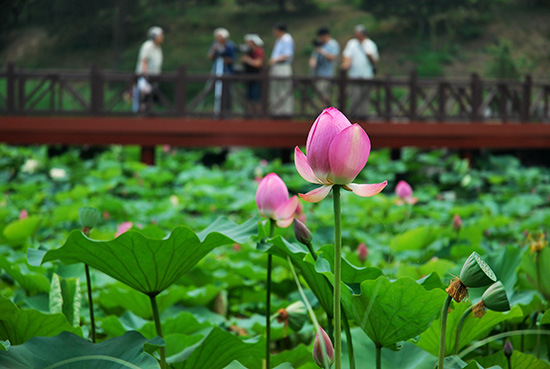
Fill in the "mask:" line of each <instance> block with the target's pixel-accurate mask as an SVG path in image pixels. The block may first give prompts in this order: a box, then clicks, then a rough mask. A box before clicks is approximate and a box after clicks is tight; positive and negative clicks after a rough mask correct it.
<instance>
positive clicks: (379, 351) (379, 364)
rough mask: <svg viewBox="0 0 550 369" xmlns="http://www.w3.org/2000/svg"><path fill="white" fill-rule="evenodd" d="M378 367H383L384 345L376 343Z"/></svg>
mask: <svg viewBox="0 0 550 369" xmlns="http://www.w3.org/2000/svg"><path fill="white" fill-rule="evenodd" d="M376 369H382V345H379V344H378V343H377V344H376Z"/></svg>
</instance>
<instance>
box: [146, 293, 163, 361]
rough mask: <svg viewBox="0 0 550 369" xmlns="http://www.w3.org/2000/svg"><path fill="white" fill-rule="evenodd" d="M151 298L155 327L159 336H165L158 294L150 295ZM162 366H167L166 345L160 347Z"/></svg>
mask: <svg viewBox="0 0 550 369" xmlns="http://www.w3.org/2000/svg"><path fill="white" fill-rule="evenodd" d="M148 296H149V299H150V300H151V308H152V309H153V319H154V321H155V328H156V330H157V336H159V337H160V338H164V336H163V335H162V327H161V325H160V314H159V308H158V306H157V295H156V294H155V295H148ZM159 351H160V367H161V368H162V369H165V368H166V348H165V347H164V346H161V347H160V349H159Z"/></svg>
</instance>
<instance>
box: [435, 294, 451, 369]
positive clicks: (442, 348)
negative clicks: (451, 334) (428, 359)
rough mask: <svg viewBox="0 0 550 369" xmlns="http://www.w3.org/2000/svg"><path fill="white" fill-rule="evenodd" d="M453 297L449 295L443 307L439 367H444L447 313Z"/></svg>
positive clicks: (440, 368) (439, 368) (441, 368)
mask: <svg viewBox="0 0 550 369" xmlns="http://www.w3.org/2000/svg"><path fill="white" fill-rule="evenodd" d="M452 299H453V298H452V297H451V296H449V295H447V298H446V299H445V303H444V304H443V308H442V309H441V330H440V333H439V360H438V364H437V368H438V369H443V363H444V362H445V351H446V350H445V337H446V335H447V314H448V313H449V306H450V305H451V300H452Z"/></svg>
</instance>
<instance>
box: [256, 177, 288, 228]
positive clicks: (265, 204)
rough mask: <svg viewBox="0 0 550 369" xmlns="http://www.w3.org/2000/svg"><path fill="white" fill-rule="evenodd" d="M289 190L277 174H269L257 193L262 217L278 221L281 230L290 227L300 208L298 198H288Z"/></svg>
mask: <svg viewBox="0 0 550 369" xmlns="http://www.w3.org/2000/svg"><path fill="white" fill-rule="evenodd" d="M288 196H289V195H288V189H287V188H286V185H285V183H284V182H283V180H282V179H281V178H279V176H278V175H277V174H275V173H269V174H268V175H267V176H265V177H264V179H262V180H261V182H260V185H259V186H258V191H256V205H257V206H258V210H259V212H260V215H261V216H262V217H264V218H268V219H273V220H275V221H277V225H278V226H279V227H281V228H286V227H288V226H289V225H290V224H291V223H292V220H293V219H294V213H295V211H296V207H297V206H298V202H299V200H298V197H296V195H295V196H292V197H291V198H290V199H289V198H288Z"/></svg>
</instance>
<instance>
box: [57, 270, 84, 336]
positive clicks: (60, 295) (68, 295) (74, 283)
mask: <svg viewBox="0 0 550 369" xmlns="http://www.w3.org/2000/svg"><path fill="white" fill-rule="evenodd" d="M80 299H81V296H80V280H79V279H78V278H60V277H59V276H58V275H57V274H56V273H54V274H53V276H52V285H51V288H50V313H52V314H55V313H63V314H64V315H65V316H66V317H67V320H68V321H69V323H71V324H72V325H73V326H75V327H77V326H78V325H79V323H80Z"/></svg>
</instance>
